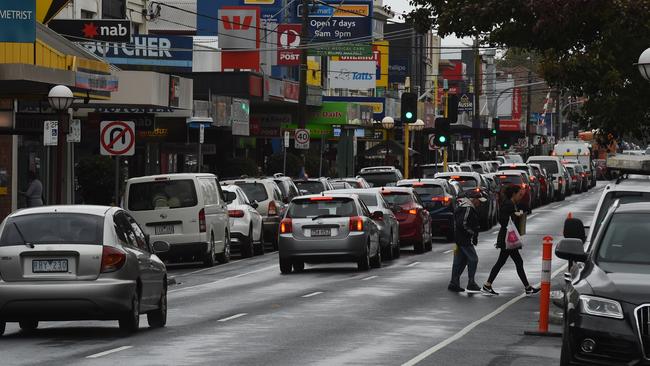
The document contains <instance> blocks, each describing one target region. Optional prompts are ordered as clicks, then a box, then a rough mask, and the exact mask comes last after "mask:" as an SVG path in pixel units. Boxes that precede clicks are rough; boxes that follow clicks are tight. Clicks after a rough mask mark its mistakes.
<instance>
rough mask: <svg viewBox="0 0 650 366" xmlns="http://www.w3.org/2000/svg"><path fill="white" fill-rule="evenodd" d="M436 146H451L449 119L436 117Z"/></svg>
mask: <svg viewBox="0 0 650 366" xmlns="http://www.w3.org/2000/svg"><path fill="white" fill-rule="evenodd" d="M435 126H436V146H449V142H450V136H449V120H448V119H447V118H436V125H435Z"/></svg>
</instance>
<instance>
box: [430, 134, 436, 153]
mask: <svg viewBox="0 0 650 366" xmlns="http://www.w3.org/2000/svg"><path fill="white" fill-rule="evenodd" d="M428 141H429V150H437V149H438V147H437V146H436V134H435V133H431V134H429V140H428Z"/></svg>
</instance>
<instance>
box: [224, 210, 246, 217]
mask: <svg viewBox="0 0 650 366" xmlns="http://www.w3.org/2000/svg"><path fill="white" fill-rule="evenodd" d="M228 216H230V217H244V210H228Z"/></svg>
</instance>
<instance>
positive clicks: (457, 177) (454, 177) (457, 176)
mask: <svg viewBox="0 0 650 366" xmlns="http://www.w3.org/2000/svg"><path fill="white" fill-rule="evenodd" d="M451 179H460V176H459V175H453V176H452V177H451Z"/></svg>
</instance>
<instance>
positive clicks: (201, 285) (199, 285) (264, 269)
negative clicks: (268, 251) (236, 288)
mask: <svg viewBox="0 0 650 366" xmlns="http://www.w3.org/2000/svg"><path fill="white" fill-rule="evenodd" d="M273 268H278V266H277V265H274V266H268V267H264V268H260V269H257V270H255V271H250V272H246V273H242V274H238V275H236V276H230V277H225V278H221V279H218V280H216V281H212V282H206V283H201V284H198V285H194V286H188V287H182V288H176V289H173V290H169V291H167V292H168V293H172V292H178V291H184V290H189V289H193V288H197V287H204V286H209V285H214V284H215V283H219V282H223V281H228V280H232V279H235V278H240V277H244V276H247V275H249V274H253V273H258V272H264V271H268V270H269V269H273Z"/></svg>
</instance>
